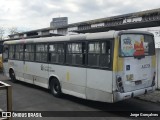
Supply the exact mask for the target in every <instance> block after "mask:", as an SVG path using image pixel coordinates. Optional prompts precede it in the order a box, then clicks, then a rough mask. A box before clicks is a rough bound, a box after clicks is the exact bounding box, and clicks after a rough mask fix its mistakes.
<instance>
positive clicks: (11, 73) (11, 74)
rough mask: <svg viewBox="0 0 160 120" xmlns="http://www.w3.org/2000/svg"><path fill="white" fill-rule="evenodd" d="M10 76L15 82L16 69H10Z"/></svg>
mask: <svg viewBox="0 0 160 120" xmlns="http://www.w3.org/2000/svg"><path fill="white" fill-rule="evenodd" d="M9 76H10V78H11V81H12V82H13V83H15V82H16V75H15V72H14V70H13V69H12V68H10V69H9Z"/></svg>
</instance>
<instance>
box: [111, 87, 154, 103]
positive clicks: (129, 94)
mask: <svg viewBox="0 0 160 120" xmlns="http://www.w3.org/2000/svg"><path fill="white" fill-rule="evenodd" d="M155 88H156V87H155V86H153V87H148V88H144V89H139V90H134V91H131V92H125V93H120V92H114V94H113V97H114V99H113V101H114V102H117V101H121V100H125V99H129V98H132V97H136V96H139V95H144V94H148V93H152V92H154V91H155Z"/></svg>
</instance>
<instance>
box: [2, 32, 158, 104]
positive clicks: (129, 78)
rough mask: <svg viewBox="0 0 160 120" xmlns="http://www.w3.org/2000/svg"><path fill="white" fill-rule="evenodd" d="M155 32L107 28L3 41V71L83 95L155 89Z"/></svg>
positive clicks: (107, 97) (110, 96)
mask: <svg viewBox="0 0 160 120" xmlns="http://www.w3.org/2000/svg"><path fill="white" fill-rule="evenodd" d="M155 59H156V58H155V45H154V37H153V34H151V33H148V32H140V31H109V32H101V33H90V34H89V33H88V34H79V35H71V36H69V35H68V36H60V37H46V38H32V39H22V40H13V41H6V42H4V53H3V66H4V72H5V74H6V75H7V76H8V77H10V78H11V81H12V82H15V81H16V80H20V81H24V82H27V83H31V84H35V85H38V86H41V87H44V88H48V89H50V90H51V92H52V94H53V95H54V96H56V97H60V96H61V94H62V93H65V94H69V95H73V96H77V97H80V98H84V99H89V100H95V101H103V102H110V103H113V102H117V101H120V100H124V99H128V98H132V97H135V96H138V95H142V94H147V93H149V92H153V91H154V90H155V74H156V71H155V64H156V63H155Z"/></svg>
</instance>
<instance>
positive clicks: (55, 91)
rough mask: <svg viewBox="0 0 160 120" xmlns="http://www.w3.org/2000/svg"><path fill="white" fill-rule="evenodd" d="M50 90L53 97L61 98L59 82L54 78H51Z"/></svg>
mask: <svg viewBox="0 0 160 120" xmlns="http://www.w3.org/2000/svg"><path fill="white" fill-rule="evenodd" d="M50 90H51V93H52V95H53V96H55V97H61V95H62V92H61V86H60V83H59V81H58V80H57V79H56V78H52V79H51V81H50Z"/></svg>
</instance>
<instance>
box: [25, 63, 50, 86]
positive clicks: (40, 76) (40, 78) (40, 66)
mask: <svg viewBox="0 0 160 120" xmlns="http://www.w3.org/2000/svg"><path fill="white" fill-rule="evenodd" d="M25 69H27V72H26V75H27V74H28V75H34V76H33V83H34V84H35V85H38V86H41V87H44V88H48V64H47V63H38V62H36V63H32V62H30V63H29V62H28V63H26V66H25ZM26 77H27V76H26ZM28 77H29V76H28ZM26 79H27V78H26Z"/></svg>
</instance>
